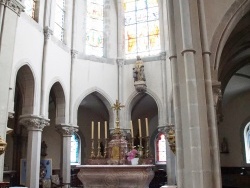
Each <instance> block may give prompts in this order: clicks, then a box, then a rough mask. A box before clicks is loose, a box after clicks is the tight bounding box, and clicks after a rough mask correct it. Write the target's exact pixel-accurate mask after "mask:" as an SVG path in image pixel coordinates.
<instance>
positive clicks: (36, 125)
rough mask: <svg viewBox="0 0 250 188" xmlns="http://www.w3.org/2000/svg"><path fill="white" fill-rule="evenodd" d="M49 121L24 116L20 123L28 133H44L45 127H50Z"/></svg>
mask: <svg viewBox="0 0 250 188" xmlns="http://www.w3.org/2000/svg"><path fill="white" fill-rule="evenodd" d="M49 121H50V120H49V119H46V118H44V117H41V116H36V115H22V116H20V118H19V123H20V124H21V125H24V126H25V127H26V128H27V129H28V131H42V130H43V128H44V127H45V126H49Z"/></svg>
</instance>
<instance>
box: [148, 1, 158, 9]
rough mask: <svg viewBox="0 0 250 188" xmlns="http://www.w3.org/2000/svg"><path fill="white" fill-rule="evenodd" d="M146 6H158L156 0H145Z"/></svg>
mask: <svg viewBox="0 0 250 188" xmlns="http://www.w3.org/2000/svg"><path fill="white" fill-rule="evenodd" d="M147 4H148V8H149V7H158V0H147Z"/></svg>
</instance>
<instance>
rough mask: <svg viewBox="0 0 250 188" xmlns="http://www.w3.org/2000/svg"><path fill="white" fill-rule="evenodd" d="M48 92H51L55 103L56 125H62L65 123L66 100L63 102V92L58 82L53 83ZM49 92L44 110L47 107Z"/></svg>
mask: <svg viewBox="0 0 250 188" xmlns="http://www.w3.org/2000/svg"><path fill="white" fill-rule="evenodd" d="M50 88H51V89H50V90H49V91H50V92H52V96H53V98H54V101H55V106H56V121H55V122H56V124H62V123H66V122H65V116H66V102H65V101H66V100H65V94H64V93H65V92H64V89H63V87H62V84H61V83H60V82H59V81H56V82H54V83H53V85H52V86H50ZM50 92H48V93H47V96H46V99H47V100H46V101H48V102H46V103H45V105H46V108H45V109H48V105H49V94H50Z"/></svg>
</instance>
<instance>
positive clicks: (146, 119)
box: [145, 118, 148, 136]
mask: <svg viewBox="0 0 250 188" xmlns="http://www.w3.org/2000/svg"><path fill="white" fill-rule="evenodd" d="M145 121H146V136H148V118H145Z"/></svg>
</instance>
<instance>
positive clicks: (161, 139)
mask: <svg viewBox="0 0 250 188" xmlns="http://www.w3.org/2000/svg"><path fill="white" fill-rule="evenodd" d="M155 148H156V163H163V164H164V163H166V161H167V154H166V138H165V135H164V134H162V133H160V134H158V135H157V138H156V146H155Z"/></svg>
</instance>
